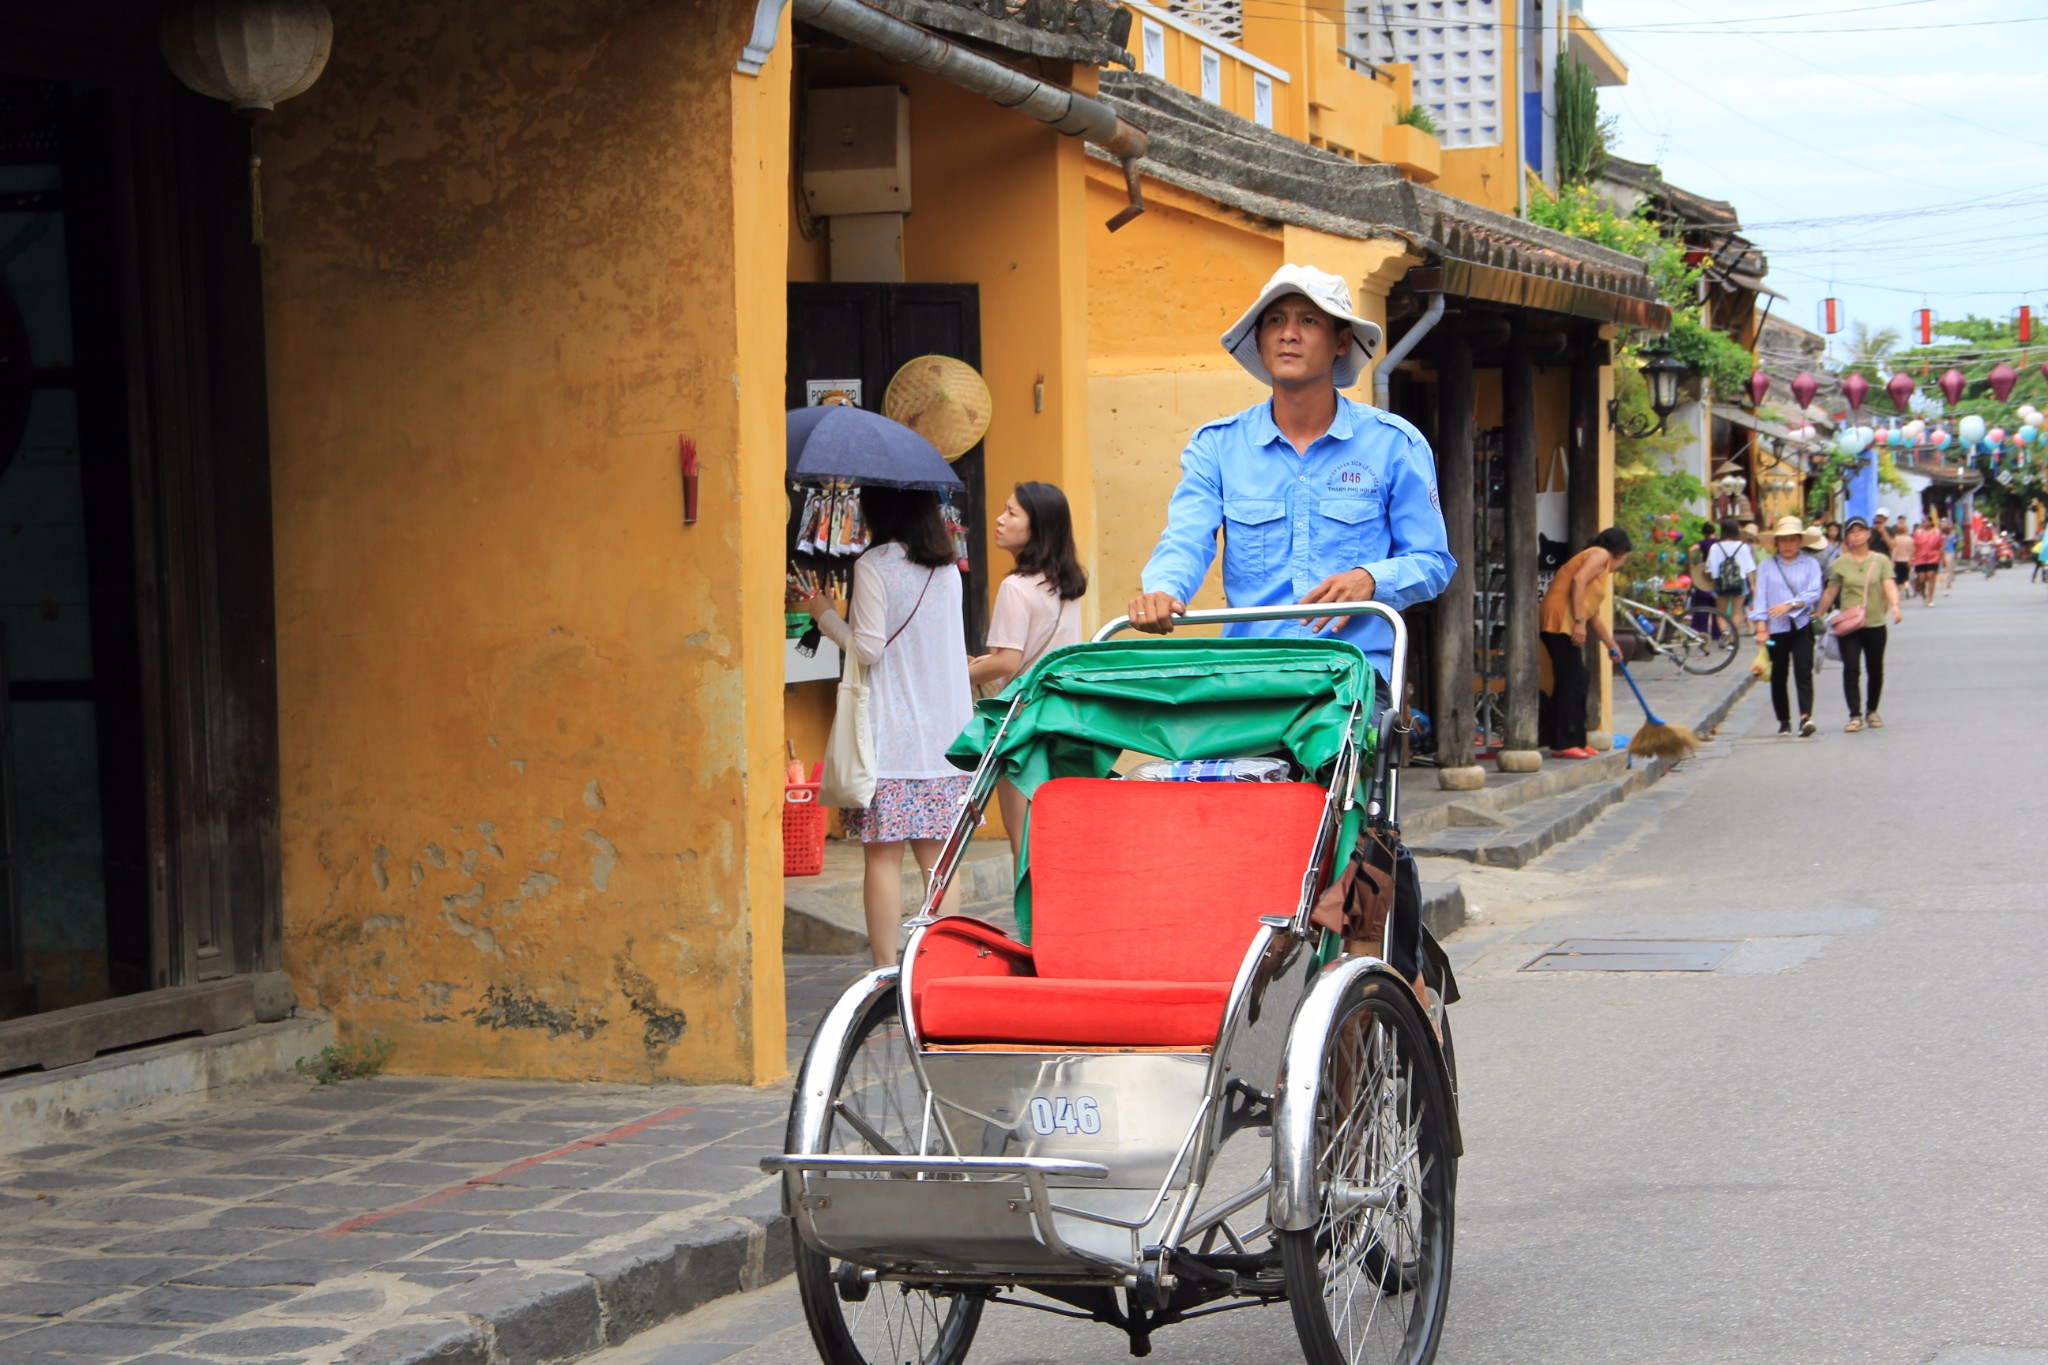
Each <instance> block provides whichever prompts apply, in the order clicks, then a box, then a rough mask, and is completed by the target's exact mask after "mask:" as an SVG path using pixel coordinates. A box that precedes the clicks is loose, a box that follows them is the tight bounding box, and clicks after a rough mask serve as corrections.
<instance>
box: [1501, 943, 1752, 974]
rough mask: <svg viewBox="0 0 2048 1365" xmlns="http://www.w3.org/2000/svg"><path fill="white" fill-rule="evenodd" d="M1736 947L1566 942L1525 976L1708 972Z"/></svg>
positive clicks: (1540, 956) (1548, 951) (1546, 954)
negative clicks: (1554, 973)
mask: <svg viewBox="0 0 2048 1365" xmlns="http://www.w3.org/2000/svg"><path fill="white" fill-rule="evenodd" d="M1741 946H1742V945H1741V944H1740V943H1731V942H1724V941H1719V940H1708V939H1644V938H1568V939H1566V940H1565V941H1564V942H1563V943H1560V944H1558V945H1557V946H1556V947H1555V948H1546V949H1544V950H1543V952H1542V953H1540V954H1538V956H1537V957H1536V959H1535V961H1533V962H1531V963H1529V965H1527V966H1526V967H1524V968H1522V970H1523V971H1525V972H1711V971H1713V970H1714V968H1716V967H1718V966H1720V965H1721V964H1722V963H1723V962H1726V961H1727V960H1728V956H1729V954H1731V953H1733V952H1734V951H1735V950H1736V949H1737V948H1739V947H1741Z"/></svg>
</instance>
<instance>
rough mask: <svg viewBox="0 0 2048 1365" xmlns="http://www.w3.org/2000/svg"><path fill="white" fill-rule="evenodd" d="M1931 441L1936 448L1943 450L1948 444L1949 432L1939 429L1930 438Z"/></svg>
mask: <svg viewBox="0 0 2048 1365" xmlns="http://www.w3.org/2000/svg"><path fill="white" fill-rule="evenodd" d="M1929 441H1930V443H1931V444H1932V445H1933V446H1934V448H1935V449H1936V450H1941V449H1943V448H1945V447H1946V446H1947V445H1948V443H1949V434H1948V433H1947V432H1945V431H1937V432H1935V433H1934V435H1933V436H1932V437H1930V438H1929Z"/></svg>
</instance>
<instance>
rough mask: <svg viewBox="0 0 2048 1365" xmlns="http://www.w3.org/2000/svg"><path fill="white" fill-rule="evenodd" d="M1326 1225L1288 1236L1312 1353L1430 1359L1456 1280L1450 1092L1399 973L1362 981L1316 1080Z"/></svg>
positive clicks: (1289, 1264)
mask: <svg viewBox="0 0 2048 1365" xmlns="http://www.w3.org/2000/svg"><path fill="white" fill-rule="evenodd" d="M1315 1132H1316V1137H1315V1142H1316V1152H1315V1158H1316V1159H1315V1173H1316V1185H1317V1196H1318V1202H1319V1212H1318V1216H1317V1220H1316V1223H1315V1225H1314V1226H1313V1227H1309V1228H1304V1229H1301V1230H1299V1231H1283V1232H1281V1233H1280V1234H1279V1240H1280V1255H1281V1264H1282V1266H1283V1267H1284V1269H1285V1271H1286V1276H1287V1297H1288V1301H1289V1302H1290V1303H1291V1304H1292V1305H1293V1308H1294V1326H1295V1330H1296V1332H1297V1333H1298V1334H1299V1335H1300V1337H1301V1345H1302V1352H1303V1355H1304V1356H1305V1357H1306V1358H1307V1360H1308V1361H1309V1362H1310V1363H1311V1365H1368V1363H1370V1365H1379V1363H1380V1362H1386V1365H1427V1362H1429V1361H1432V1360H1434V1359H1435V1358H1436V1348H1437V1342H1438V1339H1439V1338H1440V1337H1441V1336H1442V1334H1443V1324H1444V1315H1445V1310H1446V1307H1447V1305H1448V1303H1449V1299H1450V1289H1451V1221H1452V1202H1453V1194H1454V1192H1455V1188H1456V1171H1455V1167H1454V1165H1453V1161H1454V1158H1453V1157H1452V1154H1451V1115H1450V1094H1449V1089H1448V1085H1447V1083H1446V1080H1445V1077H1444V1072H1443V1064H1442V1062H1441V1061H1440V1060H1439V1055H1438V1052H1437V1045H1436V1041H1435V1039H1434V1037H1433V1036H1432V1035H1431V1032H1430V1027H1429V1024H1428V1023H1427V1022H1426V1021H1425V1020H1424V1019H1423V1017H1422V1014H1421V1011H1420V1010H1419V1009H1418V1008H1417V1006H1416V1004H1415V1001H1414V998H1413V996H1411V995H1410V994H1409V993H1408V991H1407V990H1406V988H1404V987H1403V986H1401V985H1400V984H1399V983H1398V982H1394V981H1391V980H1388V979H1387V978H1386V977H1384V976H1378V975H1366V976H1361V977H1360V978H1358V979H1357V980H1356V981H1354V982H1353V983H1352V985H1351V987H1350V990H1349V992H1348V993H1347V995H1346V997H1345V1000H1344V1003H1343V1005H1342V1007H1341V1008H1340V1009H1339V1010H1338V1012H1337V1019H1336V1023H1335V1025H1334V1026H1333V1027H1332V1029H1331V1032H1330V1036H1329V1039H1328V1041H1327V1043H1326V1045H1325V1049H1324V1053H1323V1068H1322V1075H1321V1076H1320V1078H1319V1080H1318V1084H1317V1088H1316V1125H1315Z"/></svg>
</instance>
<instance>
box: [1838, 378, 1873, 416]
mask: <svg viewBox="0 0 2048 1365" xmlns="http://www.w3.org/2000/svg"><path fill="white" fill-rule="evenodd" d="M1869 393H1870V381H1869V380H1868V379H1865V378H1864V377H1863V376H1862V375H1860V374H1847V375H1844V376H1843V377H1842V397H1844V398H1846V399H1848V400H1849V411H1851V412H1861V411H1863V400H1864V398H1865V397H1866V396H1867V395H1868V394H1869Z"/></svg>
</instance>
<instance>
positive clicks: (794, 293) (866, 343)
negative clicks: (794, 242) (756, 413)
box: [788, 284, 988, 654]
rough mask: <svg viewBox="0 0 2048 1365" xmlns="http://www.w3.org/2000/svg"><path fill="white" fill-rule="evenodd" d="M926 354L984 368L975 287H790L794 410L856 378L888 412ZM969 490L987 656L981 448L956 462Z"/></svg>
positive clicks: (971, 636)
mask: <svg viewBox="0 0 2048 1365" xmlns="http://www.w3.org/2000/svg"><path fill="white" fill-rule="evenodd" d="M921 355H948V356H952V357H953V358H954V359H956V360H964V361H966V362H967V363H968V364H969V365H972V366H974V367H975V368H976V369H977V370H978V369H980V368H981V291H980V289H979V288H978V287H976V286H975V285H971V284H792V285H790V286H789V377H788V386H789V392H788V405H789V406H790V407H792V408H799V407H802V406H804V404H805V401H806V399H805V384H806V382H807V381H809V380H812V379H858V380H860V382H861V402H860V405H861V406H862V407H864V408H866V409H868V410H869V411H870V412H880V411H881V410H882V394H883V391H884V390H886V389H887V388H888V386H889V380H890V377H891V376H893V375H894V374H895V373H896V371H897V370H898V369H900V368H901V367H902V366H903V365H904V364H906V363H907V362H909V361H912V360H915V359H916V358H917V357H919V356H921ZM953 472H954V473H956V474H958V475H959V476H960V481H961V482H962V483H964V484H966V485H967V491H966V494H965V495H964V497H962V498H960V499H958V501H960V502H964V504H965V506H964V507H962V509H961V510H962V512H963V514H964V516H965V519H966V522H967V544H968V564H969V569H968V572H967V581H966V583H965V585H964V588H965V598H966V614H967V650H968V653H970V654H979V653H980V652H981V643H982V637H983V635H984V634H985V633H986V631H987V629H988V556H987V552H986V549H985V546H986V543H987V542H986V540H985V539H984V534H983V532H984V527H985V526H986V524H987V512H986V502H985V495H984V487H983V485H984V479H983V474H982V447H981V446H980V445H976V446H975V447H974V449H972V450H970V451H968V452H967V453H966V454H965V455H962V456H961V457H960V458H959V459H957V460H955V461H954V462H953Z"/></svg>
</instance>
